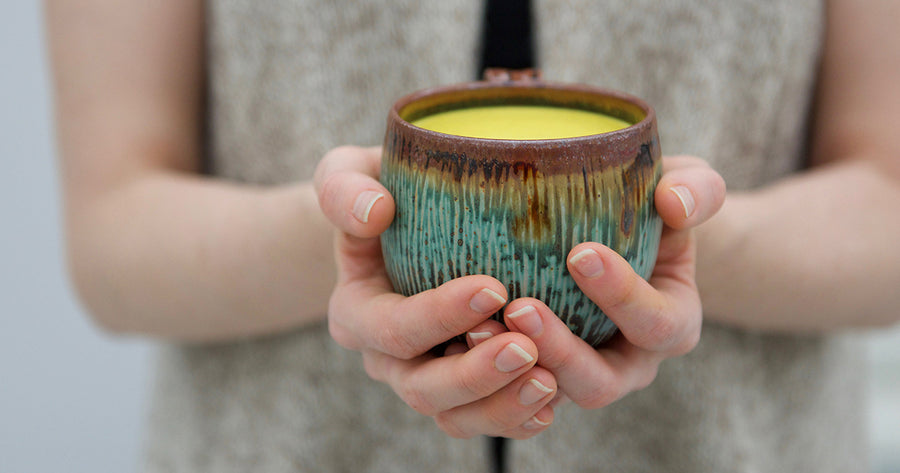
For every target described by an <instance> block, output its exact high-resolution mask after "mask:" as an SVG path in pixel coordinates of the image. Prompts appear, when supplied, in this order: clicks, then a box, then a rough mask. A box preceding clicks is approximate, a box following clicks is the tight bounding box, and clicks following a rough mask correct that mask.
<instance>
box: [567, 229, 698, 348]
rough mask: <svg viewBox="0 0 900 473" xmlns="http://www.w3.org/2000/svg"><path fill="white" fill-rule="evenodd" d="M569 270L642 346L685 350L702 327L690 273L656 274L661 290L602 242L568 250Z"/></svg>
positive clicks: (689, 346) (625, 331)
mask: <svg viewBox="0 0 900 473" xmlns="http://www.w3.org/2000/svg"><path fill="white" fill-rule="evenodd" d="M568 269H569V272H570V273H571V275H572V277H573V278H574V279H575V282H576V283H577V284H578V286H579V287H580V288H581V290H582V291H583V292H584V294H585V295H587V296H588V298H590V299H591V300H592V301H594V303H596V304H597V305H598V306H599V307H600V308H601V309H602V310H603V312H604V313H605V314H606V316H607V317H609V318H610V320H612V321H613V323H615V324H616V326H617V327H619V329H620V330H621V332H622V334H624V335H625V337H626V338H627V339H628V340H629V341H630V342H631V343H633V344H635V345H637V346H638V347H641V348H644V349H647V350H652V351H658V352H665V353H669V354H682V353H687V352H688V351H690V350H691V349H693V347H694V346H695V345H696V343H697V339H698V338H699V332H700V323H701V317H702V315H701V310H700V300H699V297H698V296H697V294H696V290H695V289H694V286H693V281H692V280H691V278H690V277H689V276H681V275H679V274H678V272H679V271H678V268H676V267H673V268H669V269H668V271H669V272H670V273H671V274H668V275H665V276H663V275H659V276H656V275H654V278H655V279H654V283H657V285H660V286H662V287H661V288H660V290H658V289H657V288H655V287H653V286H652V285H651V284H650V283H649V282H647V281H646V280H644V279H643V278H642V277H640V276H639V275H638V274H637V273H635V272H634V269H633V268H632V267H631V265H630V264H628V262H627V261H626V260H625V259H624V258H622V257H621V256H620V255H619V254H617V253H616V252H614V251H613V250H611V249H609V248H608V247H606V246H603V245H601V244H599V243H582V244H580V245H577V246H576V247H575V248H574V249H572V251H571V252H570V253H569V260H568Z"/></svg>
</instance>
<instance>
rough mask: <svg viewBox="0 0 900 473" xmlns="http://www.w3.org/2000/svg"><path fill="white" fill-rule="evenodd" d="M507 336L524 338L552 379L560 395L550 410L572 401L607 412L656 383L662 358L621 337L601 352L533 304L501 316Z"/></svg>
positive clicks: (524, 302) (513, 306) (521, 302)
mask: <svg viewBox="0 0 900 473" xmlns="http://www.w3.org/2000/svg"><path fill="white" fill-rule="evenodd" d="M505 320H506V323H507V326H509V328H510V330H513V331H517V332H520V333H522V334H524V335H528V337H529V338H531V339H532V341H534V344H535V346H536V347H537V350H538V353H540V360H539V364H540V366H542V367H544V368H547V369H548V370H550V371H551V372H552V373H553V375H554V376H555V377H556V381H557V383H558V386H559V395H557V396H556V398H555V399H553V400H552V401H551V406H556V405H558V404H561V403H564V402H567V401H568V400H571V401H573V402H575V403H576V404H578V405H579V406H581V407H584V408H589V409H597V408H600V407H604V406H607V405H609V404H611V403H613V402H615V401H616V400H618V399H620V398H621V397H623V396H624V395H625V394H628V393H629V392H632V391H635V390H638V389H642V388H644V387H646V385H647V384H648V383H649V382H650V381H651V380H652V379H653V378H654V377H655V375H656V369H657V366H658V364H659V362H660V361H661V360H662V359H663V358H664V357H663V356H662V355H661V354H658V353H654V352H651V351H649V350H642V349H639V348H637V347H635V346H634V345H631V344H630V343H628V341H627V339H625V338H624V337H619V338H617V339H614V341H613V342H611V343H610V344H609V345H608V346H606V347H604V348H603V349H601V350H594V349H593V348H591V346H590V345H588V344H587V343H585V342H584V341H583V340H581V339H580V338H578V337H577V336H576V335H575V334H573V333H572V332H571V331H570V330H569V328H568V327H566V325H565V324H564V323H563V322H562V321H561V320H560V319H559V318H558V317H557V316H556V315H554V314H553V312H552V311H551V310H550V309H549V308H547V306H546V305H544V303H542V302H541V301H538V300H537V299H526V298H523V299H517V300H515V301H513V302H512V303H510V305H509V307H508V308H507V310H506V315H505Z"/></svg>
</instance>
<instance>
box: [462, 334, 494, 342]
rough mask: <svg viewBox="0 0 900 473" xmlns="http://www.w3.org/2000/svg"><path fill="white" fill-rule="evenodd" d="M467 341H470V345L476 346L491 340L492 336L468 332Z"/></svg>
mask: <svg viewBox="0 0 900 473" xmlns="http://www.w3.org/2000/svg"><path fill="white" fill-rule="evenodd" d="M468 335H469V340H471V341H472V345H478V344H479V343H481V342H483V341H485V340H487V339H489V338H491V337H493V336H494V334H493V333H491V332H469V334H468Z"/></svg>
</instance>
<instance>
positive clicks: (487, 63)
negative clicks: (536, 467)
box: [475, 0, 537, 473]
mask: <svg viewBox="0 0 900 473" xmlns="http://www.w3.org/2000/svg"><path fill="white" fill-rule="evenodd" d="M533 24H534V22H533V19H532V11H531V0H486V1H485V8H484V19H483V23H482V28H481V49H480V54H479V61H478V70H477V71H475V76H476V78H479V79H480V78H481V76H482V74H483V72H484V70H485V69H486V68H489V67H502V68H506V69H532V68H534V67H536V62H537V61H536V60H535V52H534V27H533ZM487 440H488V454H489V456H490V458H491V460H492V461H491V466H492V467H493V471H494V472H495V473H506V467H507V464H506V446H507V442H506V439H504V438H502V437H488V438H487Z"/></svg>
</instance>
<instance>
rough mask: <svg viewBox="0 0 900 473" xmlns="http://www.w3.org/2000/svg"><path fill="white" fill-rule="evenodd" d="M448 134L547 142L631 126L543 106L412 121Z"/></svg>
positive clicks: (471, 111) (489, 108)
mask: <svg viewBox="0 0 900 473" xmlns="http://www.w3.org/2000/svg"><path fill="white" fill-rule="evenodd" d="M411 123H412V124H413V125H415V126H417V127H419V128H425V129H426V130H431V131H437V132H440V133H446V134H448V135H457V136H468V137H472V138H490V139H496V140H550V139H559V138H573V137H576V136H587V135H596V134H599V133H608V132H610V131H615V130H621V129H622V128H626V127H628V126H630V125H631V124H630V123H628V122H626V121H624V120H620V119H618V118H614V117H611V116H609V115H604V114H602V113H596V112H589V111H587V110H578V109H574V108H564V107H551V106H544V105H494V106H486V107H472V108H462V109H458V110H450V111H446V112H440V113H435V114H434V115H428V116H425V117H422V118H419V119H418V120H414V121H412V122H411Z"/></svg>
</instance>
